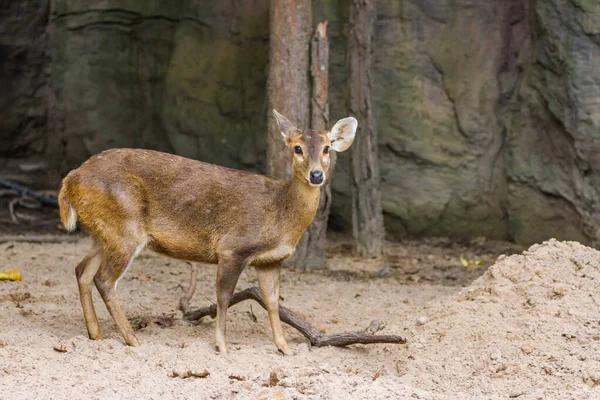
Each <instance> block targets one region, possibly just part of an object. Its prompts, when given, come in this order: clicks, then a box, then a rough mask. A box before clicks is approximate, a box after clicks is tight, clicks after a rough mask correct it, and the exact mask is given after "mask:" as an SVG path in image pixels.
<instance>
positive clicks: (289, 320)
mask: <svg viewBox="0 0 600 400" xmlns="http://www.w3.org/2000/svg"><path fill="white" fill-rule="evenodd" d="M244 300H254V301H256V302H257V303H258V304H260V306H261V307H262V308H264V309H266V306H265V303H264V302H263V299H262V297H261V295H260V291H259V290H258V288H257V287H250V288H248V289H244V290H242V291H240V292H237V293H235V294H234V295H233V297H232V299H231V302H230V303H229V305H230V306H233V305H235V304H237V303H240V302H242V301H244ZM206 316H210V317H211V318H215V317H216V316H217V305H216V304H211V305H210V306H208V307H202V308H199V309H196V310H193V311H187V312H184V314H183V319H184V320H187V321H197V320H199V319H201V318H202V317H206ZM279 317H280V318H281V321H282V322H284V323H286V324H288V325H290V326H292V327H293V328H295V329H297V330H298V331H299V332H300V333H301V334H302V335H304V337H306V338H307V339H308V340H309V342H310V344H311V346H314V347H324V346H338V347H344V346H348V345H351V344H357V343H360V344H370V343H398V344H403V343H406V338H404V337H403V336H398V335H374V334H372V333H370V332H368V331H366V330H365V331H357V332H340V333H333V334H330V335H326V334H324V333H322V332H321V331H319V330H318V329H317V328H315V327H314V326H312V325H311V324H310V323H309V322H308V321H306V320H305V319H304V318H302V317H300V316H299V315H298V314H296V313H295V312H293V311H292V310H290V309H288V308H286V307H283V306H280V307H279ZM378 325H379V326H381V324H378ZM371 330H373V329H372V328H371Z"/></svg>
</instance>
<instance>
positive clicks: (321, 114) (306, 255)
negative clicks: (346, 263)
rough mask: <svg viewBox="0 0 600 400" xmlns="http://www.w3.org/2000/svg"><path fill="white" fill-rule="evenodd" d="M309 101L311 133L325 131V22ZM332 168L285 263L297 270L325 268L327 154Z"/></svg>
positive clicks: (317, 40)
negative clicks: (313, 212)
mask: <svg viewBox="0 0 600 400" xmlns="http://www.w3.org/2000/svg"><path fill="white" fill-rule="evenodd" d="M310 71H311V75H312V101H311V120H310V121H311V123H310V127H311V129H315V130H323V131H324V130H327V128H328V127H329V103H328V85H329V42H328V40H327V21H325V22H321V23H320V24H319V25H318V26H317V29H316V30H315V34H314V35H313V37H312V41H311V65H310ZM330 154H331V155H330V159H331V165H330V167H329V172H328V173H327V183H326V184H325V185H324V186H323V187H322V188H321V199H320V201H319V209H318V210H317V215H316V216H315V219H314V220H313V222H312V223H311V224H310V226H309V227H308V229H307V230H306V232H304V235H303V236H302V239H301V240H300V243H298V246H296V251H295V253H294V255H293V256H292V257H291V258H290V259H289V261H288V262H287V263H286V264H288V265H291V266H294V267H295V268H297V269H300V270H306V269H317V268H323V267H325V262H326V259H325V255H326V254H325V245H326V235H327V219H328V218H329V211H330V208H331V185H330V182H331V176H332V174H333V169H334V167H335V157H336V154H335V152H331V153H330Z"/></svg>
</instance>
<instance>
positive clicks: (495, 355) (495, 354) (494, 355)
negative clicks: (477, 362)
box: [490, 350, 502, 361]
mask: <svg viewBox="0 0 600 400" xmlns="http://www.w3.org/2000/svg"><path fill="white" fill-rule="evenodd" d="M490 358H491V359H492V360H494V361H498V360H500V359H501V358H502V353H501V352H500V350H496V351H494V352H493V353H492V354H490Z"/></svg>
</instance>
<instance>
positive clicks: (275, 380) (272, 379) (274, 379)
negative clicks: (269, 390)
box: [267, 371, 279, 386]
mask: <svg viewBox="0 0 600 400" xmlns="http://www.w3.org/2000/svg"><path fill="white" fill-rule="evenodd" d="M278 383H279V378H278V377H277V372H275V371H271V373H270V374H269V383H268V384H267V385H268V386H277V384H278Z"/></svg>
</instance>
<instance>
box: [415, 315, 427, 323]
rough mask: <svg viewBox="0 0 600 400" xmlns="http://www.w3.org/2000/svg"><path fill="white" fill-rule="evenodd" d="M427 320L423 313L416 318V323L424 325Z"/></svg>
mask: <svg viewBox="0 0 600 400" xmlns="http://www.w3.org/2000/svg"><path fill="white" fill-rule="evenodd" d="M428 321H429V318H427V317H426V316H425V315H421V316H420V317H419V318H417V325H425V324H426V323H427V322H428Z"/></svg>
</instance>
